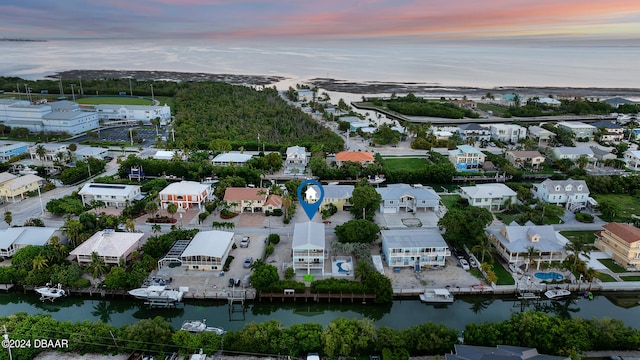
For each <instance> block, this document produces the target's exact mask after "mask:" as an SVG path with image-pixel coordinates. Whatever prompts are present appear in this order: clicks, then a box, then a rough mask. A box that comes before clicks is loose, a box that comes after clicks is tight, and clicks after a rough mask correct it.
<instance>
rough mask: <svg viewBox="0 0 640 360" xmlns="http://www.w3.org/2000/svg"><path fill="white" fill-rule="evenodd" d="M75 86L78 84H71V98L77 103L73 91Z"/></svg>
mask: <svg viewBox="0 0 640 360" xmlns="http://www.w3.org/2000/svg"><path fill="white" fill-rule="evenodd" d="M74 86H76V84H71V98H72V99H73V101H76V93H75V91H74V90H73V87H74Z"/></svg>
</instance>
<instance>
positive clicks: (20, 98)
mask: <svg viewBox="0 0 640 360" xmlns="http://www.w3.org/2000/svg"><path fill="white" fill-rule="evenodd" d="M16 89H18V100H22V96H21V95H20V94H21V93H20V83H16Z"/></svg>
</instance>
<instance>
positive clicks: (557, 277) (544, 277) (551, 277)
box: [533, 271, 564, 281]
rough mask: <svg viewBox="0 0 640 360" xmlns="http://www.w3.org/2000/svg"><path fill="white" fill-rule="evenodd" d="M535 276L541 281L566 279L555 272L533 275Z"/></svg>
mask: <svg viewBox="0 0 640 360" xmlns="http://www.w3.org/2000/svg"><path fill="white" fill-rule="evenodd" d="M533 276H535V277H537V278H538V279H540V280H545V281H546V280H556V281H559V280H562V279H564V275H562V274H560V273H557V272H555V271H551V272H537V273H535V274H533Z"/></svg>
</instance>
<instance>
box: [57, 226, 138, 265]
mask: <svg viewBox="0 0 640 360" xmlns="http://www.w3.org/2000/svg"><path fill="white" fill-rule="evenodd" d="M146 238H147V236H146V234H144V233H137V232H115V231H113V229H106V230H102V231H98V232H97V233H95V234H93V236H91V237H90V238H88V239H87V240H85V241H84V242H83V243H82V244H80V245H78V247H77V248H75V249H73V250H72V251H71V252H70V253H69V258H70V259H71V260H75V261H77V262H78V264H80V265H83V264H88V263H90V262H91V254H92V253H94V252H95V253H96V254H98V256H99V257H101V258H102V260H104V263H105V264H107V265H118V264H120V263H121V262H123V263H127V262H128V261H129V260H131V254H132V253H133V252H134V251H137V250H140V247H141V246H142V245H143V244H144V242H145V241H146Z"/></svg>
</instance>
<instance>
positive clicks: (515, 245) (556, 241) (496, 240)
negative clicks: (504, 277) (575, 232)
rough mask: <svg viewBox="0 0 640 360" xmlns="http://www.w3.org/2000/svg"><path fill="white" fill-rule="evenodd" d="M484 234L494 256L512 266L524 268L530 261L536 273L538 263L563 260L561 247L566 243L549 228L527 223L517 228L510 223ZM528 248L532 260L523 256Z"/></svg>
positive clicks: (538, 266)
mask: <svg viewBox="0 0 640 360" xmlns="http://www.w3.org/2000/svg"><path fill="white" fill-rule="evenodd" d="M485 232H486V234H487V236H488V237H489V240H490V241H491V243H492V244H493V246H495V248H496V249H497V250H498V254H499V255H500V256H502V258H503V259H504V260H505V261H506V262H507V264H510V265H514V266H515V267H520V266H521V265H526V267H527V269H528V268H529V265H530V262H533V263H535V268H536V270H540V265H541V264H543V263H547V264H551V263H552V262H553V261H563V260H564V259H565V258H566V256H567V253H566V251H565V245H566V244H567V243H568V242H569V240H567V238H566V237H564V236H562V235H561V234H560V232H558V231H555V230H554V228H553V226H551V225H535V224H533V223H532V222H530V221H529V222H527V223H526V224H525V225H524V226H520V225H518V224H517V223H516V222H515V221H514V222H513V223H511V225H502V226H490V227H487V228H486V229H485ZM530 249H534V253H535V256H534V257H533V258H532V259H529V258H528V255H527V254H528V253H529V251H530Z"/></svg>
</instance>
